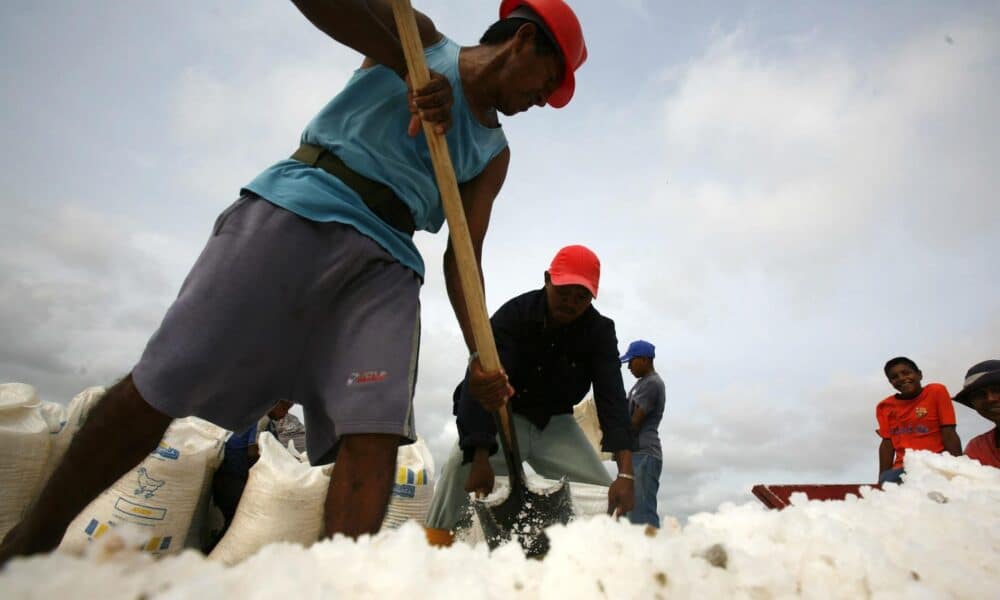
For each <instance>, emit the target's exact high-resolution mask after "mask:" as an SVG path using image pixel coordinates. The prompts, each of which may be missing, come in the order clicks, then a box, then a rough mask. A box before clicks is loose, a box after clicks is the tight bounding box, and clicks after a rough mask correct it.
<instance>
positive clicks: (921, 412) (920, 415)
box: [913, 406, 927, 419]
mask: <svg viewBox="0 0 1000 600" xmlns="http://www.w3.org/2000/svg"><path fill="white" fill-rule="evenodd" d="M913 412H915V413H916V414H917V418H918V419H923V418H924V417H925V416H927V409H926V408H924V407H923V406H918V407H917V410H915V411H913Z"/></svg>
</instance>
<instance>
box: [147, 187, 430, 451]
mask: <svg viewBox="0 0 1000 600" xmlns="http://www.w3.org/2000/svg"><path fill="white" fill-rule="evenodd" d="M419 292H420V279H419V278H418V276H417V275H416V273H414V272H413V271H412V270H410V269H408V268H406V267H404V266H403V265H402V264H400V263H399V261H397V260H396V259H395V258H393V257H392V255H390V254H389V253H388V252H386V251H385V250H384V249H383V248H382V247H381V246H379V245H378V244H376V243H375V242H374V241H373V240H371V239H370V238H368V237H366V236H364V235H362V234H361V233H359V232H358V231H357V230H356V229H354V228H353V227H350V226H348V225H344V224H341V223H317V222H314V221H310V220H307V219H304V218H302V217H299V216H298V215H296V214H294V213H292V212H290V211H287V210H285V209H283V208H279V207H277V206H275V205H273V204H271V203H270V202H268V201H266V200H263V199H261V198H259V197H257V196H254V195H252V194H249V195H244V196H243V197H241V198H240V199H239V200H237V201H236V203H235V204H233V205H232V206H230V207H229V208H228V209H226V210H225V211H223V213H222V214H221V215H220V216H219V219H218V220H217V221H216V224H215V227H214V229H213V232H212V237H211V238H210V239H209V240H208V244H207V245H206V246H205V249H204V250H203V251H202V253H201V256H200V257H198V260H197V262H196V263H195V265H194V267H193V268H192V269H191V273H190V274H189V275H188V277H187V279H186V280H185V281H184V284H183V286H182V287H181V291H180V294H179V295H178V297H177V300H175V301H174V303H173V305H172V306H171V307H170V309H169V310H168V311H167V314H166V316H165V317H164V319H163V323H162V324H161V325H160V328H159V329H158V330H157V331H156V333H155V334H153V337H152V339H150V341H149V344H148V345H147V346H146V350H145V351H144V352H143V355H142V358H141V359H140V360H139V363H138V364H137V365H136V367H135V369H134V371H133V379H134V381H135V385H136V387H137V388H138V389H139V392H140V393H141V394H142V396H143V398H145V400H146V401H147V402H148V403H149V404H150V405H152V406H153V407H154V408H156V409H157V410H160V411H161V412H163V413H166V414H167V415H169V416H171V417H175V418H178V417H185V416H189V415H194V416H197V417H201V418H203V419H206V420H208V421H212V422H213V423H216V424H218V425H220V426H222V427H225V428H226V429H230V430H233V431H237V432H240V431H245V430H246V429H247V428H248V427H249V426H250V425H252V424H253V423H254V422H256V421H257V419H259V418H260V417H261V416H262V415H264V414H265V413H266V412H267V411H268V410H270V408H271V407H272V406H273V405H274V404H275V403H276V402H277V401H278V400H280V399H283V398H287V399H289V400H292V401H294V402H296V403H298V404H301V405H302V407H303V412H304V413H305V417H306V446H307V449H308V452H309V457H310V460H311V461H312V462H313V464H323V463H328V462H331V461H332V460H333V459H334V456H335V454H336V449H337V445H338V440H339V438H340V436H343V435H349V434H359V433H384V434H395V435H399V436H401V437H403V438H406V439H408V440H414V439H415V435H416V434H415V432H414V427H413V388H414V385H415V384H416V372H417V354H418V350H419V342H420V301H419Z"/></svg>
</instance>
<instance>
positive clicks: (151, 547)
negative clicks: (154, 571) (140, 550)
mask: <svg viewBox="0 0 1000 600" xmlns="http://www.w3.org/2000/svg"><path fill="white" fill-rule="evenodd" d="M159 549H160V538H158V537H155V538H150V539H149V543H148V544H146V548H145V550H146V552H156V551H157V550H159Z"/></svg>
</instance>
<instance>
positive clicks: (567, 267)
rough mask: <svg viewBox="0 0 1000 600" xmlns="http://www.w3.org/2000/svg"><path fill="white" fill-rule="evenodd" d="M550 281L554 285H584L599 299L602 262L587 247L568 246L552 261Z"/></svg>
mask: <svg viewBox="0 0 1000 600" xmlns="http://www.w3.org/2000/svg"><path fill="white" fill-rule="evenodd" d="M549 279H550V280H551V281H552V285H582V286H583V287H585V288H587V290H588V291H589V292H590V294H591V295H592V296H593V297H594V298H597V284H598V282H599V281H600V280H601V261H600V259H598V258H597V255H596V254H594V253H593V252H592V251H591V250H590V248H587V247H586V246H566V247H565V248H563V249H562V250H560V251H559V252H557V253H556V256H555V258H553V259H552V264H551V265H549Z"/></svg>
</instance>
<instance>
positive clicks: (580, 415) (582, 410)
mask: <svg viewBox="0 0 1000 600" xmlns="http://www.w3.org/2000/svg"><path fill="white" fill-rule="evenodd" d="M573 418H574V419H576V424H577V425H579V426H580V429H582V430H583V434H584V435H586V436H587V441H588V442H590V445H591V446H593V448H594V452H596V453H597V455H598V456H600V457H601V460H611V459H612V455H611V453H610V452H602V451H601V440H603V439H604V432H603V431H601V422H600V421H599V420H598V419H597V404H595V403H594V397H593V396H587V397H586V398H584V399H583V400H581V401H580V403H579V404H577V405H576V406H574V407H573Z"/></svg>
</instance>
